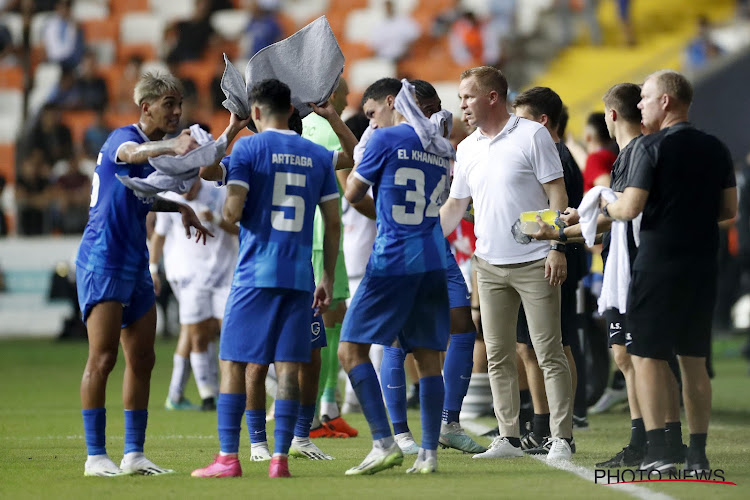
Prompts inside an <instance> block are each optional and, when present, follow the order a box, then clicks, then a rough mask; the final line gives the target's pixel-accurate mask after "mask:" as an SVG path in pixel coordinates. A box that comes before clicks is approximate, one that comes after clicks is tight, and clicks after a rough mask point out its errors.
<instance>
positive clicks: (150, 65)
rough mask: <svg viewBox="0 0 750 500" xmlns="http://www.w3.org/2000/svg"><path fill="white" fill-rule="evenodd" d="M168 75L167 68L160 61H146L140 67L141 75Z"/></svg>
mask: <svg viewBox="0 0 750 500" xmlns="http://www.w3.org/2000/svg"><path fill="white" fill-rule="evenodd" d="M148 72H151V73H168V72H169V68H168V67H167V65H166V64H165V63H163V62H162V61H159V60H157V59H151V60H150V61H146V62H144V63H143V66H141V73H148Z"/></svg>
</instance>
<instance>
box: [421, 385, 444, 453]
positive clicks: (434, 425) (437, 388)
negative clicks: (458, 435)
mask: <svg viewBox="0 0 750 500" xmlns="http://www.w3.org/2000/svg"><path fill="white" fill-rule="evenodd" d="M444 397H445V389H444V387H443V377H442V376H440V375H435V376H434V377H423V378H421V379H419V404H420V406H421V410H422V448H423V449H425V450H437V445H438V438H439V437H440V414H441V410H442V407H443V398H444Z"/></svg>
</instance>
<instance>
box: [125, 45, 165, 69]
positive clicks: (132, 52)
mask: <svg viewBox="0 0 750 500" xmlns="http://www.w3.org/2000/svg"><path fill="white" fill-rule="evenodd" d="M136 55H137V56H141V57H142V58H143V60H144V61H153V60H154V59H156V58H157V57H156V48H155V47H154V46H153V45H151V44H150V43H134V44H130V45H122V44H120V45H118V47H117V61H118V62H119V63H120V64H125V63H126V62H128V59H130V58H131V57H132V56H136Z"/></svg>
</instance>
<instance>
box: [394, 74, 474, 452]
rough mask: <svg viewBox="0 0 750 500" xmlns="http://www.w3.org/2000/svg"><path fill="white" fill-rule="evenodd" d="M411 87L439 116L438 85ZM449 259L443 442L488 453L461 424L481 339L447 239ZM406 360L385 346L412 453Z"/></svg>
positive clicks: (398, 425)
mask: <svg viewBox="0 0 750 500" xmlns="http://www.w3.org/2000/svg"><path fill="white" fill-rule="evenodd" d="M411 83H412V84H413V85H414V89H415V93H416V100H417V104H418V105H419V108H420V110H421V111H422V113H423V114H424V115H425V116H426V117H427V118H429V117H431V116H432V115H434V114H435V113H439V112H440V111H441V109H442V103H441V101H440V96H439V95H438V93H437V91H436V90H435V87H433V86H432V85H431V84H430V83H429V82H426V81H424V80H412V81H411ZM394 90H396V89H394ZM394 97H395V96H394ZM441 132H442V133H443V136H447V135H449V133H450V132H449V130H447V129H444V130H441ZM446 187H448V186H446ZM447 194H448V193H447V192H444V193H442V196H443V197H444V198H447ZM445 256H446V276H447V279H448V302H449V305H450V325H451V330H450V333H451V335H450V344H449V345H448V350H447V352H446V355H445V364H444V367H443V376H444V379H445V400H444V402H443V422H442V424H441V426H440V444H441V445H443V446H445V447H448V448H455V449H457V450H460V451H463V452H466V453H482V452H484V451H486V450H487V449H486V448H485V447H484V446H481V445H480V444H478V443H477V442H476V441H474V440H473V439H472V438H471V437H470V436H469V435H468V434H466V432H465V431H464V430H463V428H462V427H461V424H460V422H459V414H460V412H461V405H462V403H463V400H464V397H465V396H466V392H467V391H468V389H469V381H470V380H471V370H472V368H473V366H474V359H473V355H474V342H475V341H476V337H477V334H476V327H475V326H474V322H473V321H472V319H471V295H470V294H469V290H468V288H467V287H466V282H465V280H464V277H463V274H462V273H461V269H459V267H458V264H457V263H456V258H455V257H454V256H453V252H451V248H450V243H448V240H445ZM405 358H406V352H405V351H404V349H403V348H401V347H400V346H386V347H385V348H384V351H383V363H382V364H381V366H380V385H381V389H382V390H383V395H384V397H385V404H386V407H387V408H388V414H389V415H390V417H391V421H392V423H393V432H394V434H395V439H396V443H398V445H399V447H400V448H401V451H402V452H404V454H406V455H410V454H416V453H418V451H419V446H418V445H417V444H416V442H415V441H414V438H413V437H412V434H411V432H410V430H409V426H408V422H407V418H406V409H407V397H406V373H405V371H404V360H405Z"/></svg>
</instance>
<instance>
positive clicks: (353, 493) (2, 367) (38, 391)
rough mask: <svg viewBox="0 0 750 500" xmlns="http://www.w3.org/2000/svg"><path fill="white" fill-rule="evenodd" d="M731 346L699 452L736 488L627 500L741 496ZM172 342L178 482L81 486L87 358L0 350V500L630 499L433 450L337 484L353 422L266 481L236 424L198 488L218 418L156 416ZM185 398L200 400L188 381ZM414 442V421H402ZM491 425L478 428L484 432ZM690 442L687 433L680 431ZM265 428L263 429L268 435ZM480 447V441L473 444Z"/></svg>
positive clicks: (67, 352) (743, 369)
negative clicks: (217, 464)
mask: <svg viewBox="0 0 750 500" xmlns="http://www.w3.org/2000/svg"><path fill="white" fill-rule="evenodd" d="M738 345H739V344H738V341H720V342H717V343H716V344H715V349H714V352H715V353H716V355H715V361H716V363H715V366H716V373H717V376H716V378H715V379H714V396H713V401H714V413H713V416H712V422H711V431H710V435H709V444H708V453H709V459H710V460H711V465H712V467H713V468H721V469H723V470H724V475H725V479H726V481H732V482H734V483H737V486H727V485H719V484H695V483H692V484H691V483H676V482H671V483H659V484H655V483H647V484H643V485H639V486H640V489H639V490H637V491H636V495H639V497H640V498H644V499H650V498H656V497H655V496H654V494H656V493H663V494H666V495H669V496H670V497H672V498H689V499H692V498H694V499H703V498H707V497H711V498H712V500H720V499H730V498H731V499H734V498H737V499H739V498H743V499H744V498H750V460H749V459H748V458H749V457H750V391H748V382H750V378H749V377H748V366H747V363H746V362H745V361H743V360H742V359H740V357H739V355H738V349H737V348H738ZM173 349H174V343H173V342H171V341H161V340H160V341H158V343H157V364H156V368H155V370H154V376H153V379H152V386H151V387H152V390H151V408H150V412H149V427H148V433H147V439H146V449H145V451H146V454H147V456H148V457H149V458H151V459H152V460H153V461H154V462H156V463H157V464H159V465H161V466H164V467H169V468H173V469H175V470H176V471H177V473H176V474H174V475H171V476H163V477H142V476H130V477H120V478H86V477H83V463H84V461H85V459H86V448H85V445H84V440H83V425H82V421H81V414H80V400H79V396H78V392H79V383H80V378H81V373H82V370H83V366H84V363H85V360H86V350H87V346H86V344H85V343H60V342H53V341H34V340H14V341H4V342H0V498H8V499H16V498H55V499H64V498H123V499H139V500H140V499H148V498H159V499H169V498H180V499H185V498H240V497H254V498H262V499H264V500H265V499H272V498H321V499H328V498H351V499H357V500H360V499H365V498H379V499H385V498H414V499H417V498H471V499H474V498H504V497H525V498H554V499H560V498H634V495H633V494H632V493H627V492H625V491H623V489H622V488H621V487H620V486H604V485H602V484H595V483H594V480H593V472H592V477H591V478H590V479H588V480H586V479H582V478H580V477H578V476H576V475H574V474H571V473H569V472H565V471H560V470H556V469H553V468H551V467H548V466H547V465H546V464H544V463H543V462H540V461H538V460H535V459H532V458H529V457H526V458H523V459H516V460H472V459H471V457H470V456H469V455H463V454H461V453H459V452H457V451H455V450H441V451H440V452H439V472H438V473H437V474H434V475H431V476H417V477H414V476H407V475H406V474H404V471H405V470H406V468H407V467H408V466H410V465H411V463H412V461H413V460H414V458H413V457H407V458H406V459H405V460H404V466H403V467H400V468H396V469H391V470H389V471H386V472H382V473H380V474H377V475H375V476H370V477H344V475H343V473H344V471H345V470H346V469H348V468H349V467H352V466H354V465H356V464H358V463H359V462H360V461H361V460H362V458H363V457H364V456H365V454H366V453H367V452H368V451H369V449H370V445H371V440H370V434H369V431H368V428H367V425H366V423H365V421H364V419H363V417H362V416H361V415H350V416H348V417H347V419H348V421H349V422H350V423H351V424H352V425H354V426H355V427H357V428H358V429H359V430H360V436H359V437H357V438H353V439H319V440H316V444H317V445H318V446H319V447H320V448H321V449H322V450H324V451H325V452H327V453H330V454H331V455H333V456H334V457H336V460H334V461H331V462H311V461H306V460H301V459H296V460H295V459H292V460H291V461H290V469H291V472H292V474H293V476H294V477H293V478H292V479H289V480H281V479H278V480H270V479H268V477H267V467H268V464H267V463H252V462H250V460H249V454H250V453H249V450H250V446H249V441H248V439H247V434H246V431H245V426H244V423H243V437H242V440H241V444H240V458H241V460H242V465H243V474H244V475H243V477H241V478H230V479H196V478H192V477H190V472H191V471H192V470H193V469H196V468H198V467H202V466H205V465H206V464H208V463H209V462H211V460H212V459H213V456H214V454H215V453H216V452H217V451H218V438H217V433H216V415H215V413H202V412H170V411H167V410H165V409H164V408H163V403H164V399H165V398H166V393H167V388H168V384H169V377H170V374H171V369H172V362H171V359H172V353H173ZM123 366H124V361H123V359H120V360H119V361H118V365H117V367H116V368H115V371H114V373H113V374H112V376H111V378H110V383H109V388H108V393H107V410H108V419H107V451H108V452H109V454H110V456H111V457H112V459H113V460H114V461H115V462H116V463H119V460H120V458H121V457H122V447H123V438H122V434H123V416H122V402H121V399H120V394H121V383H122V370H123ZM188 397H190V398H191V399H192V400H193V401H196V400H198V396H197V393H196V391H195V388H194V384H193V383H192V382H191V383H190V384H189V389H188ZM629 418H630V417H629V415H628V413H627V409H626V408H620V409H619V410H617V411H615V412H612V413H608V414H605V415H596V416H593V417H591V418H590V422H591V427H590V429H589V430H586V431H580V432H577V433H576V443H577V446H578V453H577V454H576V455H574V458H573V463H575V464H576V465H580V466H583V467H586V468H589V469H592V470H593V468H594V463H595V462H598V461H601V460H604V459H607V458H609V457H610V456H612V455H613V454H614V453H615V452H617V451H618V450H620V449H621V448H622V447H623V446H624V445H625V444H626V442H627V440H628V438H629V432H630V430H629V425H628V424H629ZM409 419H410V424H411V428H412V430H413V431H414V434H415V436H418V435H419V434H420V425H419V415H418V413H417V412H415V411H410V413H409ZM491 422H492V421H491V419H485V420H484V421H483V423H486V424H491ZM683 425H684V426H685V428H684V429H683V435H684V438H685V439H686V440H687V435H688V432H687V428H686V427H687V426H686V424H684V418H683ZM272 430H273V424H272V423H270V424H269V426H268V431H269V438H271V437H272ZM479 440H480V442H484V443H485V444H488V441H489V440H486V439H484V440H483V439H481V438H479Z"/></svg>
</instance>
